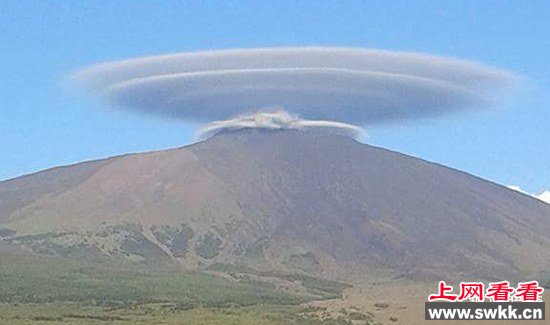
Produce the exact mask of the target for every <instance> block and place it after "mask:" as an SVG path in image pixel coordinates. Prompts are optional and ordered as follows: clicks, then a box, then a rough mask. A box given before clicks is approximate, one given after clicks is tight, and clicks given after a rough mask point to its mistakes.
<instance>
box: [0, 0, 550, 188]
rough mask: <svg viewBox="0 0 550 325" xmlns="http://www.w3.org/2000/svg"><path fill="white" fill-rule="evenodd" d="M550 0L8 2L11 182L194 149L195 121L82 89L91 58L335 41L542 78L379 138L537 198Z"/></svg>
mask: <svg viewBox="0 0 550 325" xmlns="http://www.w3.org/2000/svg"><path fill="white" fill-rule="evenodd" d="M549 12H550V3H549V2H545V1H453V2H450V1H447V2H442V1H415V2H414V3H413V2H412V1H357V2H355V1H345V2H344V1H282V2H277V1H272V2H269V3H268V2H266V1H224V2H221V1H219V2H218V1H211V2H210V3H204V2H202V1H194V2H191V1H189V2H186V1H162V2H160V1H121V0H119V1H44V0H41V1H1V2H0V44H2V46H1V47H0V69H1V71H2V74H1V75H0V105H1V106H0V157H2V159H1V160H0V179H8V178H12V177H15V176H18V175H22V174H26V173H29V172H33V171H37V170H41V169H44V168H48V167H53V166H58V165H64V164H69V163H75V162H79V161H83V160H90V159H97V158H102V157H107V156H113V155H118V154H122V153H127V152H139V151H146V150H155V149H164V148H169V147H175V146H181V145H184V144H187V143H190V142H191V141H192V140H193V137H194V133H195V126H194V125H191V124H185V123H181V122H179V121H169V120H161V119H153V118H150V117H146V116H141V115H136V114H134V113H131V112H123V111H115V110H112V109H110V108H108V107H106V106H105V105H104V104H102V103H100V102H97V101H95V100H93V99H91V98H86V97H84V96H82V95H81V94H79V93H77V92H75V91H74V90H73V89H72V88H71V87H70V86H69V85H68V84H67V81H66V78H67V76H68V74H69V73H70V72H71V71H73V70H75V69H77V68H79V67H82V66H86V65H89V64H93V63H97V62H102V61H111V60H118V59H126V58H130V57H136V56H143V55H153V54H164V53H173V52H181V51H192V50H204V49H218V48H250V47H265V46H289V45H290V46H292V45H325V46H350V47H366V48H380V49H389V50H402V51H417V52H425V53H430V54H436V55H445V56H454V57H460V58H465V59H470V60H474V61H479V62H481V63H484V64H488V65H492V66H496V67H500V68H504V69H508V70H512V71H515V72H517V73H519V74H522V75H524V76H526V77H527V78H528V79H529V82H528V83H527V84H526V85H525V86H524V87H523V89H522V90H521V91H520V92H518V94H517V96H515V97H514V99H513V100H511V101H509V102H507V103H506V104H503V105H500V106H498V107H494V108H491V109H488V110H483V111H477V112H475V113H468V114H462V115H458V116H450V117H449V116H447V117H444V118H441V119H432V120H422V121H410V122H407V123H404V124H395V125H390V126H377V127H372V128H368V129H367V130H366V131H367V133H368V134H369V138H368V139H367V142H368V143H371V144H374V145H378V146H383V147H386V148H389V149H393V150H397V151H400V152H404V153H407V154H411V155H415V156H419V157H422V158H424V159H427V160H431V161H435V162H438V163H442V164H445V165H448V166H451V167H454V168H458V169H461V170H464V171H467V172H470V173H473V174H475V175H478V176H481V177H483V178H487V179H489V180H493V181H496V182H498V183H501V184H504V185H519V186H521V187H522V188H524V189H526V190H528V191H530V192H535V193H537V192H541V191H542V190H544V189H547V188H550V141H549V140H550V73H549V72H550V60H549V59H548V58H550V37H548V35H550V19H548V13H549Z"/></svg>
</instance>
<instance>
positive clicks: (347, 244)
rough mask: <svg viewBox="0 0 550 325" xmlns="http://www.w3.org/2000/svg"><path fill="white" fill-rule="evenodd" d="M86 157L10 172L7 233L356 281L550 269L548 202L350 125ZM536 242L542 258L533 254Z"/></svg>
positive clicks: (49, 245) (148, 258) (41, 243)
mask: <svg viewBox="0 0 550 325" xmlns="http://www.w3.org/2000/svg"><path fill="white" fill-rule="evenodd" d="M83 166H84V165H75V166H71V167H67V168H61V169H54V170H50V171H46V172H43V173H39V174H37V175H31V176H27V177H26V178H24V179H16V180H12V181H8V182H1V183H0V193H2V199H0V213H1V215H0V228H1V229H4V230H5V231H4V233H5V234H8V235H6V238H7V240H9V241H10V242H11V243H13V244H16V245H22V246H24V247H27V248H30V249H32V250H34V251H37V252H44V251H47V252H49V253H51V254H67V252H72V253H71V254H76V255H78V254H92V253H90V252H93V254H94V256H96V257H97V258H107V257H108V258H113V256H119V257H120V258H124V256H130V257H131V258H132V259H135V260H138V261H142V262H143V263H158V262H159V261H161V260H171V261H177V262H178V263H181V264H183V265H185V266H186V267H189V268H201V267H205V266H208V265H212V264H215V263H229V264H235V263H237V264H244V265H248V266H252V267H254V268H259V269H261V268H262V267H265V266H266V265H268V266H269V267H270V268H271V269H279V270H286V271H294V272H295V271H299V272H306V273H311V274H323V275H332V276H338V277H350V278H354V279H357V277H361V276H364V274H365V272H369V274H386V275H388V276H407V277H414V276H416V277H441V276H450V275H451V274H461V273H462V274H467V275H469V276H475V277H485V278H487V277H488V278H496V277H506V278H510V279H512V278H517V277H519V276H522V275H525V274H536V273H537V272H539V271H541V270H543V269H548V268H549V267H550V265H548V263H550V262H548V261H550V252H548V250H546V249H545V247H548V246H549V245H550V236H549V235H548V234H550V219H549V218H548V216H550V206H548V205H547V204H545V203H543V202H540V201H538V200H535V199H533V198H530V197H527V196H525V195H521V194H520V193H517V192H514V191H511V190H509V189H507V188H504V187H501V186H499V185H496V184H494V183H491V182H487V181H484V180H482V179H479V178H477V177H474V176H472V175H469V174H466V173H463V172H460V171H457V170H453V169H450V168H447V167H443V166H440V165H437V164H433V163H429V162H426V161H423V160H421V159H417V158H413V157H409V156H406V155H403V154H400V153H396V152H392V151H389V150H385V149H381V148H376V147H372V146H369V145H365V144H361V143H359V142H358V141H356V140H353V139H352V138H350V137H346V136H344V135H340V134H333V133H327V132H318V131H317V130H306V131H304V130H266V129H240V130H224V131H223V132H220V133H219V134H216V135H214V136H213V137H211V138H209V139H207V140H204V141H202V142H199V143H196V144H193V145H190V146H187V147H183V148H180V149H177V150H166V151H158V152H151V153H144V154H135V155H127V156H121V157H114V158H111V159H109V160H106V161H101V162H89V163H87V164H86V165H85V166H87V167H86V168H84V167H83ZM67 179H69V180H71V181H70V182H69V181H67ZM3 198H7V199H3ZM45 238H46V239H45ZM71 243H72V244H71ZM73 244H74V245H73ZM67 245H70V248H67V247H66V246H67ZM71 245H72V246H71ZM527 246H528V247H531V248H532V249H533V250H535V251H538V252H540V254H541V255H540V256H525V255H524V254H521V252H522V249H523V247H527ZM59 247H61V248H63V249H62V250H58V249H59ZM105 247H107V248H109V247H110V248H109V249H110V251H109V250H108V251H106V249H107V248H105ZM458 248H459V249H458ZM113 254H114V255H113ZM117 254H118V255H117ZM535 259H536V261H535Z"/></svg>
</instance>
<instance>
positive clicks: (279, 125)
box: [198, 109, 364, 139]
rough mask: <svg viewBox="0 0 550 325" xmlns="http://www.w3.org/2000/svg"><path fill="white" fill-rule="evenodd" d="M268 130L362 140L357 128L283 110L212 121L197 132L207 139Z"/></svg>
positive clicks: (361, 134)
mask: <svg viewBox="0 0 550 325" xmlns="http://www.w3.org/2000/svg"><path fill="white" fill-rule="evenodd" d="M250 128H255V129H268V130H282V129H287V130H303V131H308V130H312V129H314V130H324V131H327V132H331V133H336V134H342V135H346V136H349V137H352V138H356V139H358V138H362V137H363V136H364V134H363V130H362V129H361V128H359V127H357V126H354V125H351V124H347V123H341V122H334V121H319V120H303V119H300V118H298V117H297V116H292V115H291V114H289V113H288V112H286V111H284V110H280V109H279V110H270V111H263V112H257V113H254V114H250V115H240V116H237V117H235V118H233V119H229V120H223V121H214V122H211V123H209V124H208V125H206V126H205V127H203V128H201V129H200V130H199V135H198V138H199V139H205V138H209V137H211V136H213V135H215V134H217V133H219V132H222V131H225V130H230V131H231V130H241V129H250Z"/></svg>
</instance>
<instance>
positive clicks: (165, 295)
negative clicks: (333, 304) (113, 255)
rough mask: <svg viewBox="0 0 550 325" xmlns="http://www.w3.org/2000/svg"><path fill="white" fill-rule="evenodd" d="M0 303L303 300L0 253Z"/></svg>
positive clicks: (169, 275)
mask: <svg viewBox="0 0 550 325" xmlns="http://www.w3.org/2000/svg"><path fill="white" fill-rule="evenodd" d="M1 260H2V263H0V302H2V303H52V302H79V303H85V304H90V305H103V306H128V305H131V304H146V303H156V302H174V303H179V304H187V305H190V306H193V307H200V306H204V307H223V306H247V305H253V304H258V303H266V304H296V303H299V302H302V301H305V298H304V297H298V296H294V295H291V294H289V293H284V292H278V291H276V290H274V289H271V288H268V287H257V286H254V285H252V284H247V283H240V282H236V281H230V280H227V279H224V278H222V277H218V276H213V275H209V274H205V273H198V272H184V271H181V270H178V269H175V268H163V269H154V268H148V267H145V266H143V267H139V268H136V264H128V265H113V264H108V263H93V264H92V263H85V262H76V261H74V260H68V259H64V258H57V257H44V256H35V255H30V254H24V255H21V254H15V253H14V254H9V253H3V254H2V256H1Z"/></svg>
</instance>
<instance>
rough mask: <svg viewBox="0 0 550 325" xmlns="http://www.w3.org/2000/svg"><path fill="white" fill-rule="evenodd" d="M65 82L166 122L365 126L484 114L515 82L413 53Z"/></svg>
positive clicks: (200, 57) (126, 65)
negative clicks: (264, 119) (268, 118)
mask: <svg viewBox="0 0 550 325" xmlns="http://www.w3.org/2000/svg"><path fill="white" fill-rule="evenodd" d="M73 80H75V81H76V82H77V83H79V84H80V85H82V86H84V88H86V89H87V90H89V91H90V92H91V93H93V94H95V95H97V96H99V97H100V98H102V99H104V100H106V101H107V102H109V103H111V104H114V105H116V106H118V107H123V108H126V109H130V110H135V111H140V112H144V113H147V114H149V115H154V116H164V117H169V118H173V119H181V120H187V121H197V122H211V121H216V120H229V119H232V118H234V117H235V116H241V115H243V114H244V115H246V114H253V113H256V112H257V111H258V110H262V109H263V108H265V107H274V106H277V107H283V108H284V109H285V110H286V111H288V112H289V113H290V114H295V115H297V116H299V117H300V118H302V119H304V120H315V121H337V122H341V123H351V124H355V125H369V124H375V123H381V122H387V121H399V120H406V119H416V118H421V117H427V116H437V115H445V114H449V113H451V112H456V111H463V110H468V109H478V108H481V107H486V106H490V105H492V104H493V103H495V101H496V99H498V98H499V97H500V95H502V94H505V93H507V92H508V91H509V90H510V88H511V87H512V86H513V85H514V84H515V82H516V81H517V80H518V78H517V77H516V76H515V75H514V74H512V73H510V72H508V71H504V70H500V69H496V68H492V67H487V66H484V65H481V64H478V63H475V62H470V61H465V60H460V59H454V58H447V57H439V56H433V55H427V54H420V53H406V52H391V51H382V50H373V49H353V48H331V47H288V48H262V49H237V50H220V51H206V52H190V53H180V54H171V55H160V56H152V57H145V58H137V59H132V60H126V61H118V62H108V63H103V64H99V65H95V66H91V67H88V68H85V69H82V70H80V71H77V72H76V73H75V74H74V75H73Z"/></svg>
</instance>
